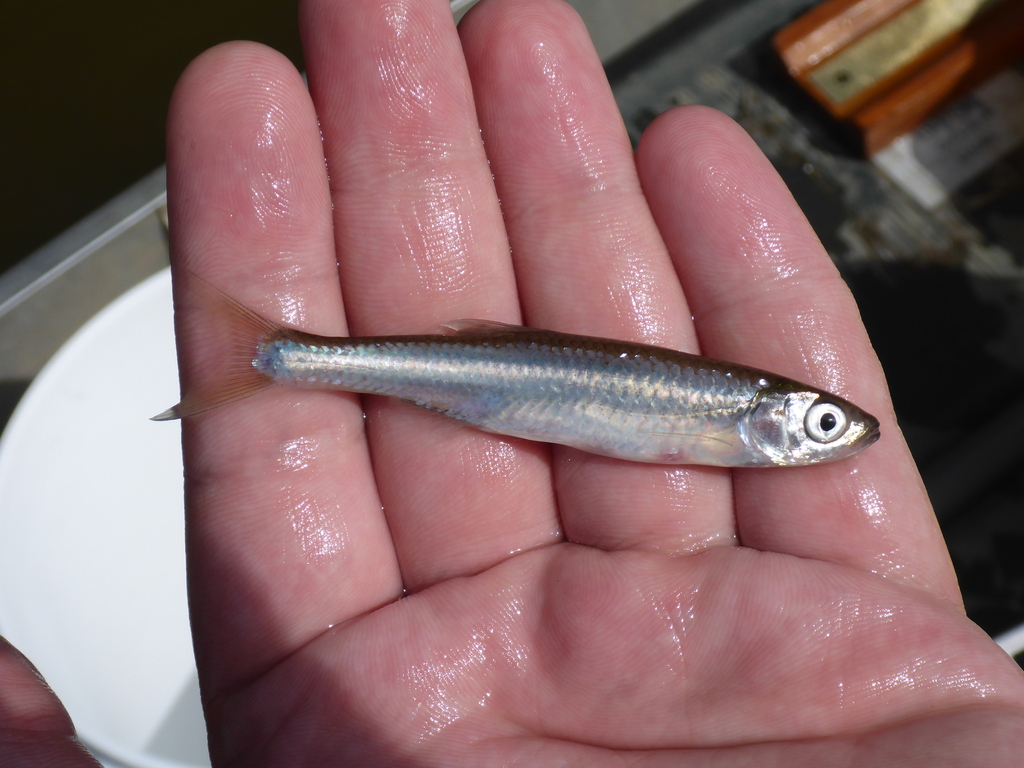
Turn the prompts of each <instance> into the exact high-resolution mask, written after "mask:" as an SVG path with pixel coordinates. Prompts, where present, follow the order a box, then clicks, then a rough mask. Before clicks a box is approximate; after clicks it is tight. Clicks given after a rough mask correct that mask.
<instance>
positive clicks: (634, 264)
mask: <svg viewBox="0 0 1024 768" xmlns="http://www.w3.org/2000/svg"><path fill="white" fill-rule="evenodd" d="M461 31H462V37H463V41H464V45H465V49H466V56H467V62H468V64H469V68H470V74H471V77H472V79H473V86H474V92H475V93H476V94H477V106H478V111H479V114H480V119H481V125H482V129H483V133H484V140H485V144H486V146H487V152H488V157H489V158H490V160H491V168H492V169H493V171H494V174H495V181H496V184H497V187H498V193H499V197H500V198H501V201H502V210H503V212H504V214H505V221H506V225H507V227H508V231H509V237H510V240H511V243H512V250H513V254H514V257H515V268H516V279H517V281H518V284H519V287H520V296H521V299H522V302H523V306H524V311H525V314H526V318H527V321H528V323H529V324H530V325H535V326H538V327H542V328H553V329H558V330H563V331H568V332H572V333H583V334H590V335H595V336H605V337H611V338H617V339H630V340H636V341H645V342H650V343H655V344H662V345H665V346H669V347H674V348H677V349H683V350H690V351H693V350H695V349H696V339H695V335H694V331H693V327H692V324H691V323H690V321H689V317H690V311H689V308H688V307H687V305H686V301H685V299H684V298H683V294H682V291H681V290H680V287H679V282H678V280H677V278H676V276H675V273H674V271H673V268H672V264H671V262H670V260H669V258H668V255H667V253H666V251H665V247H664V244H663V243H662V241H661V239H660V237H659V235H658V232H657V229H656V227H655V225H654V222H653V220H652V218H651V216H650V213H649V211H648V209H647V206H646V203H645V201H644V199H643V195H642V193H641V190H640V186H639V183H638V181H637V177H636V169H635V167H634V163H633V156H632V150H631V149H630V146H629V142H628V139H627V136H626V132H625V129H624V127H623V125H622V119H621V117H620V116H619V113H618V109H617V108H616V105H615V101H614V99H613V98H612V94H611V90H610V89H609V87H608V82H607V79H606V78H605V76H604V72H603V70H602V68H601V64H600V61H598V59H597V55H596V53H595V52H594V49H593V45H592V44H591V42H590V39H589V37H588V36H587V32H586V29H585V28H584V26H583V23H582V22H581V21H580V19H579V17H578V16H577V15H576V13H575V12H574V11H573V10H572V9H571V8H570V7H569V6H568V5H566V4H565V3H562V2H559V1H557V0H506V1H505V2H500V3H486V2H485V3H483V4H481V5H480V6H478V7H477V8H475V9H474V10H473V11H472V12H471V13H470V14H469V15H468V16H467V17H466V19H465V20H464V21H463V24H462V27H461ZM555 455H556V456H557V457H558V478H557V484H558V486H557V487H558V494H559V507H560V511H561V514H562V520H563V524H564V526H565V530H566V534H567V535H568V536H569V538H570V539H572V540H573V541H577V542H580V543H586V544H591V545H594V546H599V547H603V548H624V547H654V548H658V549H665V550H669V551H682V552H687V551H696V550H700V549H703V548H705V547H707V546H710V545H712V544H716V543H728V542H731V541H732V536H733V522H732V512H731V507H730V503H729V482H728V476H727V474H726V473H725V472H723V471H721V470H717V469H710V468H700V469H695V468H678V467H677V468H669V467H664V466H652V465H641V464H634V463H629V462H622V461H617V460H613V459H606V458H602V457H596V456H591V455H587V454H583V453H580V452H578V451H573V450H570V449H561V448H556V450H555Z"/></svg>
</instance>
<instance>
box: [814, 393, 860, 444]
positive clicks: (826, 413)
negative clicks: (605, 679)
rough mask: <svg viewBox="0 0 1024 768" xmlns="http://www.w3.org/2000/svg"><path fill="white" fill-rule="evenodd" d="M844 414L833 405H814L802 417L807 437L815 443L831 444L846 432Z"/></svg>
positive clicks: (846, 422)
mask: <svg viewBox="0 0 1024 768" xmlns="http://www.w3.org/2000/svg"><path fill="white" fill-rule="evenodd" d="M848 423H849V421H848V419H847V418H846V412H845V411H844V410H843V409H842V408H840V407H839V406H838V405H836V404H835V403H815V404H814V405H812V406H811V407H810V408H808V409H807V415H806V416H804V429H806V430H807V436H808V437H810V438H811V439H812V440H814V441H815V442H817V443H831V442H832V441H833V440H838V439H839V438H840V437H842V436H843V434H844V433H845V432H846V427H847V424H848Z"/></svg>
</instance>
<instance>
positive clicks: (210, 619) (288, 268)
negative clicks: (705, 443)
mask: <svg viewBox="0 0 1024 768" xmlns="http://www.w3.org/2000/svg"><path fill="white" fill-rule="evenodd" d="M301 24H302V29H303V35H304V42H305V51H306V62H307V66H308V75H309V84H310V90H309V91H308V92H307V90H306V89H305V88H304V87H303V83H302V80H301V78H300V77H299V75H298V73H297V72H296V71H295V70H294V69H293V68H292V67H291V65H290V64H289V63H288V62H287V61H286V60H285V59H284V58H283V57H281V56H279V55H277V54H275V53H274V52H273V51H270V50H267V49H265V48H262V47H260V46H257V45H253V44H247V43H232V44H228V45H224V46H220V47H218V48H215V49H213V50H211V51H209V52H207V53H205V54H204V55H202V56H201V57H199V58H198V59H197V60H196V61H195V62H194V63H193V64H192V65H191V66H190V67H189V69H188V70H187V71H186V72H185V74H184V75H183V76H182V79H181V81H180V83H179V85H178V88H177V91H176V93H175V96H174V100H173V103H172V105H171V111H170V119H169V155H168V174H169V178H168V186H169V207H170V218H171V240H172V242H171V245H172V253H173V258H174V267H175V270H176V272H177V274H178V275H179V276H180V275H182V274H183V272H182V270H184V269H187V270H191V271H192V272H194V273H196V274H198V275H200V276H201V277H203V278H204V279H206V280H208V281H209V282H211V283H213V284H215V285H217V286H218V287H219V288H221V289H222V290H224V291H226V292H228V293H230V294H231V295H232V296H235V297H236V298H237V299H239V300H240V301H242V302H243V303H245V304H246V305H247V306H251V307H252V308H253V309H255V310H256V311H258V312H260V313H261V314H263V315H265V316H267V317H269V318H272V319H274V320H276V321H280V322H284V323H287V324H289V325H291V326H296V327H301V328H303V329H304V330H308V331H310V332H314V333H318V334H324V335H340V334H345V333H352V334H359V335H379V334H396V333H403V334H405V333H426V332H430V331H432V330H435V329H436V328H437V327H438V326H439V325H440V324H441V323H443V322H445V321H448V320H451V319H453V318H460V317H482V318H490V319H495V320H501V321H505V322H511V323H520V322H525V323H527V324H530V325H534V326H539V327H544V328H552V329H556V330H560V331H564V332H569V333H581V334H587V335H594V336H601V337H610V338H621V339H628V340H634V341H642V342H647V343H653V344H659V345H663V346H669V347H672V348H676V349H680V350H684V351H689V352H700V353H702V354H705V355H708V356H712V357H716V358H721V359H727V360H734V361H737V362H741V363H744V364H747V365H751V366H755V367H758V368H764V369H768V370H772V371H777V372H778V373H780V374H783V375H786V376H789V377H792V378H794V379H796V380H798V381H805V382H808V383H810V384H813V385H815V386H817V387H820V388H822V389H824V390H827V391H829V392H834V393H836V394H837V395H839V396H842V397H844V398H847V399H849V400H850V401H852V402H856V403H857V404H858V405H861V406H862V407H864V409H865V410H867V411H869V412H870V413H872V414H875V415H876V416H878V417H879V419H880V421H881V424H882V426H881V431H882V435H883V437H882V439H881V440H880V441H879V442H878V443H877V444H876V445H874V446H872V447H871V449H870V450H867V451H865V452H863V453H861V454H859V455H857V456H854V457H853V458H850V459H848V460H844V461H840V462H837V463H834V464H826V465H820V466H813V467H802V468H786V469H769V470H750V469H739V470H727V469H718V468H693V467H666V466H659V465H641V464H633V463H628V462H623V461H618V460H615V459H609V458H602V457H596V456H591V455H586V454H583V453H580V452H577V451H574V450H572V449H568V448H559V447H555V448H551V447H549V446H546V445H539V444H535V443H529V442H525V441H520V440H516V439H513V438H504V437H498V436H494V435H488V434H483V433H480V432H478V431H476V430H473V429H471V428H468V427H465V426H462V425H459V424H457V423H454V422H451V421H447V420H445V419H443V418H442V417H440V416H438V415H436V414H430V413H425V412H422V411H419V410H417V409H415V408H413V407H411V406H409V405H407V404H404V403H400V402H391V401H386V400H379V399H374V398H365V399H364V400H362V401H361V400H360V399H359V398H358V397H356V396H352V395H347V394H339V393H331V392H309V391H300V392H295V391H281V390H273V391H268V392H265V393H262V394H260V395H259V396H257V397H254V398H250V399H248V400H245V401H242V402H239V403H235V404H233V405H231V406H227V407H224V408H222V409H220V410H217V411H213V412H210V413H207V414H204V415H203V416H200V417H197V418H195V419H191V420H188V421H187V422H186V423H185V425H184V441H185V459H186V468H187V470H186V471H187V488H186V490H187V506H188V509H187V515H188V518H187V521H188V529H187V537H188V558H189V575H190V600H191V611H192V620H193V628H194V633H195V640H196V649H197V658H198V663H199V669H200V676H201V681H202V688H203V693H204V698H205V706H206V712H207V717H208V720H209V726H210V739H211V748H212V750H213V754H214V757H215V760H214V764H215V765H231V766H270V765H289V766H296V765H324V764H330V765H352V766H360V767H365V766H377V765H380V766H416V767H417V768H418V767H420V766H445V767H448V768H453V767H457V766H474V767H480V766H484V767H487V766H542V765H580V766H605V765H609V766H622V765H637V766H661V765H665V766H691V765H693V766H703V765H709V764H714V765H716V766H747V765H750V766H763V765H769V764H776V763H777V764H784V765H787V766H801V765H814V766H820V765H842V766H851V765H864V766H879V765H899V766H907V765H927V766H940V765H950V766H954V765H955V766H963V765H986V766H1002V765H1005V766H1010V765H1016V764H1017V761H1018V760H1019V755H1020V753H1021V750H1022V749H1024V680H1022V676H1021V674H1020V671H1019V669H1018V668H1017V667H1016V665H1015V664H1013V662H1012V661H1011V660H1010V659H1009V658H1008V657H1006V655H1005V654H1003V653H1002V652H1001V651H1000V650H999V649H998V648H997V647H996V646H995V645H994V644H993V643H992V642H991V641H990V640H989V639H988V638H987V637H986V636H985V635H984V633H982V632H981V631H980V630H979V629H978V628H977V627H976V626H974V625H973V624H972V623H971V622H969V621H968V620H967V618H966V617H965V616H964V613H963V609H962V606H961V603H960V598H959V593H958V590H957V586H956V581H955V578H954V575H953V571H952V568H951V567H950V563H949V559H948V556H947V554H946V551H945V548H944V545H943V542H942V538H941V536H940V534H939V531H938V528H937V526H936V523H935V520H934V517H933V515H932V512H931V509H930V506H929V504H928V500H927V497H926V495H925V492H924V489H923V487H922V485H921V482H920V479H919V477H918V475H917V472H916V469H915V468H914V465H913V462H912V461H911V458H910V456H909V454H908V452H907V450H906V447H905V445H904V443H903V442H902V440H901V438H900V437H899V430H898V427H897V426H896V424H895V422H894V419H893V416H892V409H891V405H890V403H889V399H888V394H887V391H886V387H885V382H884V379H883V376H882V373H881V371H880V369H879V367H878V363H877V361H876V360H875V358H874V356H873V353H872V351H871V348H870V345H869V343H868V340H867V338H866V336H865V333H864V330H863V328H862V326H861V324H860V321H859V317H858V314H857V310H856V307H855V305H854V303H853V301H852V299H851V297H850V295H849V293H848V291H847V289H846V288H845V286H844V285H843V283H842V282H841V280H840V279H839V277H838V276H837V274H836V272H835V269H834V268H833V266H832V264H831V262H830V260H829V259H828V257H827V255H826V254H825V253H824V252H823V250H822V248H821V246H820V244H819V243H818V241H817V239H816V238H815V237H814V235H813V233H812V231H811V230H810V228H809V226H808V225H807V223H806V221H805V220H804V219H803V217H802V216H801V214H800V212H799V210H797V208H796V206H795V204H794V202H793V200H792V198H791V196H790V195H789V193H788V191H787V190H786V189H785V187H784V185H783V184H782V182H781V181H780V179H779V178H778V176H777V175H776V174H775V172H774V171H773V169H772V168H771V166H770V165H769V163H768V162H767V161H766V160H765V158H764V157H763V156H762V155H761V154H760V153H759V152H758V150H757V149H756V147H755V146H754V145H753V144H752V143H751V141H750V140H749V139H748V138H747V137H746V135H745V134H744V133H743V131H742V130H740V129H739V128H738V127H737V126H736V125H734V124H733V123H731V122H730V121H729V120H727V119H726V118H724V117H723V116H721V115H719V114H717V113H714V112H712V111H710V110H706V109H703V108H686V109H679V110H675V111H672V112H670V113H668V114H666V115H664V116H662V117H661V118H659V119H658V120H656V121H655V122H654V123H653V124H652V125H651V127H650V128H649V129H648V131H647V134H646V135H645V137H644V140H643V142H642V144H641V146H640V148H639V152H638V154H637V156H636V158H634V157H633V154H632V152H631V149H630V146H629V143H628V141H627V139H626V136H625V132H624V129H623V126H622V123H621V119H620V117H619V115H618V112H617V110H616V107H615V103H614V101H613V99H612V97H611V94H610V91H609V89H608V85H607V82H606V81H605V80H604V76H603V73H602V70H601V67H600V64H599V62H598V61H597V59H596V56H595V54H594V52H593V49H592V47H591V45H590V42H589V40H588V38H587V36H586V32H585V30H584V28H583V26H582V24H581V23H580V22H579V20H578V18H576V17H575V15H574V14H573V12H572V11H571V10H570V9H569V8H568V7H567V6H565V5H562V4H560V3H558V2H554V0H502V1H499V2H494V1H492V0H485V2H484V3H483V4H481V5H480V6H479V7H477V8H476V9H474V10H473V11H472V12H471V13H470V14H469V16H467V18H466V20H465V21H464V23H463V25H462V27H461V29H460V30H459V32H456V30H455V28H454V26H453V25H452V22H451V18H450V13H449V11H448V8H447V4H446V3H445V2H444V1H443V0H347V1H346V2H338V1H335V2H327V1H326V0H311V1H310V2H306V3H304V4H303V5H302V13H301ZM318 121H319V123H318ZM321 131H322V136H323V140H322V142H321ZM481 139H482V141H481ZM485 147H486V151H485ZM325 158H326V166H325V162H324V161H325ZM328 170H329V172H330V179H329V180H328V176H327V171H328ZM492 173H493V180H492ZM499 198H500V201H501V207H500V208H499V205H498V200H499ZM332 204H333V207H332ZM510 254H511V255H510ZM184 286H185V282H184V281H182V282H179V283H178V286H177V291H176V301H177V307H178V323H179V333H180V339H181V341H180V351H181V353H182V369H183V379H184V381H185V383H186V384H188V383H189V382H190V381H191V380H192V379H193V378H194V377H198V376H200V375H201V374H202V371H203V370H204V368H205V367H207V366H208V365H210V364H211V361H213V360H215V359H216V357H217V355H218V352H219V347H218V342H217V341H216V339H214V338H211V337H210V335H209V334H207V333H204V325H203V322H202V318H201V317H200V316H199V314H198V313H197V312H195V311H194V309H195V304H194V302H193V301H192V297H191V296H190V294H189V292H188V290H187V289H186V288H185V287H184ZM363 408H365V411H366V418H365V420H364V418H363V410H362V409H363ZM154 428H159V427H158V426H157V425H154ZM12 658H13V657H10V656H3V657H0V673H2V674H3V675H5V677H6V678H10V677H11V676H12V675H15V673H16V672H17V670H19V669H20V670H24V667H23V666H18V664H17V663H15V662H14V661H12V660H11V659H12ZM18 674H21V675H22V677H21V678H18V679H19V680H24V681H25V683H24V685H22V687H21V688H20V689H19V690H22V691H27V692H28V693H27V694H26V697H25V698H23V699H22V700H23V701H26V702H27V701H30V700H31V702H33V703H32V705H31V707H28V706H26V707H22V708H21V709H15V708H13V707H12V706H10V705H8V704H7V701H8V700H13V699H12V698H11V697H12V694H11V693H10V691H11V690H14V689H12V688H11V687H10V686H8V685H5V684H4V680H0V704H3V705H4V706H0V717H3V718H6V719H7V723H6V725H8V726H9V727H10V730H8V731H4V732H2V733H3V734H5V735H0V743H4V742H3V740H4V739H7V740H8V741H7V746H4V747H0V757H4V756H5V755H6V754H8V753H10V754H14V753H13V752H12V751H11V750H12V749H16V748H17V747H12V746H11V744H12V743H13V742H12V741H11V739H12V738H13V737H11V736H9V735H6V734H24V732H25V728H27V727H28V725H27V723H28V718H29V716H30V715H32V716H38V717H39V719H37V720H36V721H35V722H39V723H43V724H45V725H46V728H45V729H42V731H41V733H42V734H43V735H40V736H38V738H39V739H40V741H39V744H43V742H44V741H45V742H46V744H50V745H52V744H59V745H65V744H67V741H66V734H67V725H66V723H65V721H63V720H61V719H60V717H59V710H58V708H57V705H56V703H55V702H54V701H53V700H52V698H48V697H47V696H45V695H44V694H43V693H42V692H41V689H37V688H33V687H32V685H31V684H29V682H28V681H27V678H26V677H25V673H24V672H20V673H18ZM32 696H34V697H35V698H32ZM44 736H45V738H44ZM62 739H63V740H62ZM44 746H45V745H43V746H40V747H39V749H43V748H44ZM61 748H65V747H63V746H62V747H61ZM68 748H70V747H68ZM4 749H7V750H8V752H4V751H3V750H4ZM26 749H27V748H26ZM26 754H27V753H26ZM85 760H86V759H85V758H82V759H81V760H79V762H78V763H77V764H79V765H85V764H87V763H86V761H85ZM4 764H5V765H8V764H12V763H10V762H9V761H7V762H4ZM22 764H25V765H29V764H31V765H40V764H44V763H40V762H23V763H22ZM60 764H61V765H75V764H76V763H74V762H73V761H72V760H71V759H70V758H69V759H67V760H66V761H65V762H64V763H60Z"/></svg>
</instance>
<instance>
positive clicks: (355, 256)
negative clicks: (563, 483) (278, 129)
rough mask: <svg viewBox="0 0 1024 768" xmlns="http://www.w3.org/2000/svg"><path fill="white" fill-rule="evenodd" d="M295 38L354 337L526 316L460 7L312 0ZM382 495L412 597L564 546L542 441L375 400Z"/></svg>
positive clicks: (427, 1) (372, 428)
mask: <svg viewBox="0 0 1024 768" xmlns="http://www.w3.org/2000/svg"><path fill="white" fill-rule="evenodd" d="M302 31H303V40H304V45H305V51H306V61H307V63H308V65H309V78H310V86H311V89H312V92H313V96H314V99H315V101H316V103H317V107H318V112H319V115H320V118H321V124H322V127H323V136H324V146H325V148H326V152H327V161H328V167H329V168H330V174H331V186H332V192H333V200H334V222H335V231H336V233H337V244H338V262H339V266H340V271H341V276H342V287H343V291H344V295H345V300H346V302H345V305H346V311H347V313H348V318H349V322H350V323H351V326H352V329H353V332H354V333H359V334H382V333H423V332H436V331H437V330H438V326H439V325H440V324H441V323H442V322H444V321H448V320H452V319H456V318H464V317H481V318H491V319H497V320H505V321H513V322H515V321H517V320H518V317H519V312H518V305H517V298H516V288H515V284H514V278H513V274H512V270H511V265H510V262H509V257H508V243H507V241H506V240H505V235H504V230H503V226H502V220H501V211H500V210H499V208H498V203H497V198H496V196H495V193H494V186H493V184H492V182H491V177H490V172H489V170H488V167H487V158H486V156H485V154H484V152H483V147H482V145H481V142H480V135H479V129H478V127H477V124H476V117H475V113H474V108H473V99H472V94H471V92H470V87H469V81H468V78H467V77H466V71H465V64H464V61H463V59H462V53H461V48H460V46H459V41H458V36H457V33H456V31H455V25H454V21H453V18H452V13H451V9H450V7H449V5H448V3H446V2H444V0H385V2H381V0H352V1H351V2H345V3H337V2H332V1H329V0H309V2H306V3H305V4H304V5H303V6H302ZM367 408H368V415H369V419H368V430H369V434H370V443H371V446H372V449H373V463H374V469H375V471H376V473H377V478H378V483H379V487H380V489H381V498H382V501H383V504H384V508H385V511H386V513H387V517H388V521H389V523H390V526H391V531H392V535H393V538H394V542H395V548H396V551H397V552H398V557H399V560H400V563H401V569H402V575H403V579H404V583H405V586H406V588H407V589H409V590H412V591H415V590H418V589H421V588H422V587H424V586H427V585H429V584H432V583H434V582H436V581H438V580H441V579H444V578H447V577H450V576H454V575H459V574H465V573H474V572H477V571H479V570H481V569H483V568H486V567H488V566H490V565H493V564H494V563H495V562H498V561H500V560H502V559H504V558H506V557H508V556H509V554H510V553H512V552H516V551H521V550H523V549H529V548H532V547H536V546H539V545H541V544H544V543H547V542H550V541H552V540H557V539H558V538H559V536H560V532H559V528H558V524H557V519H556V516H555V512H554V502H553V497H552V493H551V483H550V475H549V467H548V451H547V448H546V447H545V446H540V445H537V444H535V443H528V442H526V441H522V440H513V439H510V438H503V437H497V436H493V435H485V434H483V433H481V432H478V431H476V430H473V429H471V428H469V427H465V426H463V425H460V424H457V423H455V422H452V421H448V420H446V419H444V418H443V417H441V416H438V415H435V414H430V413H426V412H423V411H421V410H418V409H414V408H412V407H411V406H409V405H407V404H404V403H398V402H394V401H384V400H373V399H369V398H368V402H367Z"/></svg>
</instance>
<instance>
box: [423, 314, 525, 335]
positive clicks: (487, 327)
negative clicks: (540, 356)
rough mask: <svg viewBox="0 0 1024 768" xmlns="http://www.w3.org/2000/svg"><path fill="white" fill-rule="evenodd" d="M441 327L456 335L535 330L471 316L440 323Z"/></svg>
mask: <svg viewBox="0 0 1024 768" xmlns="http://www.w3.org/2000/svg"><path fill="white" fill-rule="evenodd" d="M441 327H442V328H443V329H444V330H446V331H449V332H451V333H452V334H454V335H456V336H458V335H462V334H470V333H473V334H481V333H524V332H526V331H535V330H536V329H535V328H527V327H526V326H525V325H512V324H511V323H502V322H499V321H497V320H474V319H472V318H464V319H462V320H450V321H449V322H447V323H444V324H442V325H441Z"/></svg>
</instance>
